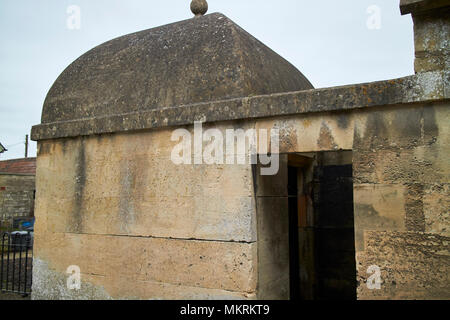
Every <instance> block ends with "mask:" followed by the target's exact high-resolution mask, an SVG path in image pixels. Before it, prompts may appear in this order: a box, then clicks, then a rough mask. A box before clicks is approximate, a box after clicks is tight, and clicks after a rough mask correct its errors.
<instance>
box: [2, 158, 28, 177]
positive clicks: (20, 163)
mask: <svg viewBox="0 0 450 320" xmlns="http://www.w3.org/2000/svg"><path fill="white" fill-rule="evenodd" d="M2 173H7V174H36V158H22V159H11V160H4V161H0V174H2Z"/></svg>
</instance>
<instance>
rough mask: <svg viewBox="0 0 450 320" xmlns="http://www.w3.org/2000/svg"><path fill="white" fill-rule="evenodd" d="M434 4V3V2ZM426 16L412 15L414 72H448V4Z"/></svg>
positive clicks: (449, 61) (449, 8) (449, 13)
mask: <svg viewBox="0 0 450 320" xmlns="http://www.w3.org/2000/svg"><path fill="white" fill-rule="evenodd" d="M435 2H436V1H435ZM446 4H447V7H446V8H440V9H438V11H432V12H427V13H426V14H418V15H414V14H413V20H414V44H415V57H416V59H415V62H414V67H415V68H414V69H415V71H416V72H427V71H437V70H448V69H449V67H450V58H449V53H450V45H449V41H448V39H449V38H450V18H449V15H450V2H449V1H448V0H447V1H446Z"/></svg>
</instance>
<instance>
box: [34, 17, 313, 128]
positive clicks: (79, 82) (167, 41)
mask: <svg viewBox="0 0 450 320" xmlns="http://www.w3.org/2000/svg"><path fill="white" fill-rule="evenodd" d="M311 88H313V87H312V85H311V83H310V82H309V81H308V80H307V79H306V78H305V77H304V76H303V75H302V74H301V73H300V72H299V71H298V70H297V69H296V68H295V67H294V66H292V65H291V64H290V63H289V62H287V61H286V60H284V59H283V58H282V57H280V56H279V55H278V54H276V53H275V52H274V51H272V50H271V49H269V48H268V47H267V46H265V45H264V44H263V43H261V42H260V41H258V40H256V39H255V38H254V37H252V36H251V35H250V34H248V33H247V32H246V31H244V30H243V29H242V28H240V27H239V26H238V25H236V24H235V23H234V22H232V21H231V20H230V19H228V18H227V17H225V16H224V15H222V14H219V13H214V14H210V15H206V16H200V17H196V18H192V19H189V20H185V21H181V22H177V23H173V24H169V25H165V26H161V27H157V28H153V29H149V30H145V31H141V32H137V33H133V34H129V35H126V36H122V37H119V38H117V39H114V40H111V41H108V42H106V43H104V44H102V45H100V46H98V47H96V48H94V49H92V50H90V51H89V52H87V53H86V54H84V55H83V56H81V57H80V58H78V59H77V60H76V61H75V62H73V63H72V64H71V65H70V66H69V67H67V69H66V70H64V72H63V73H62V74H61V75H60V76H59V77H58V79H57V80H56V81H55V83H54V84H53V86H52V88H51V89H50V91H49V93H48V95H47V97H46V100H45V102H44V108H43V113H42V123H43V124H45V123H52V122H60V121H69V120H77V119H85V118H92V117H104V116H109V115H115V114H124V113H130V112H138V111H143V110H155V109H162V108H167V107H174V106H180V105H186V104H194V103H201V102H210V101H217V100H224V99H230V98H239V97H248V96H253V95H263V94H272V93H280V92H289V91H298V90H306V89H311Z"/></svg>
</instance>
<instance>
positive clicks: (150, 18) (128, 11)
mask: <svg viewBox="0 0 450 320" xmlns="http://www.w3.org/2000/svg"><path fill="white" fill-rule="evenodd" d="M208 3H209V11H208V13H212V12H222V13H223V14H225V15H226V16H228V17H229V18H230V19H232V20H233V21H234V22H236V23H237V24H238V25H240V26H241V27H243V28H244V29H245V30H246V31H248V32H249V33H250V34H252V35H253V36H255V37H256V38H258V39H259V40H261V41H262V42H263V43H265V44H266V45H268V46H269V47H270V48H272V49H273V50H275V51H276V52H278V53H279V54H280V55H281V56H283V57H284V58H286V59H287V60H288V61H290V62H291V63H292V64H294V65H295V66H296V67H297V68H298V69H299V70H300V71H301V72H302V73H303V74H304V75H305V76H306V77H307V78H308V79H309V80H310V81H311V82H312V84H313V85H314V86H315V87H316V88H322V87H330V86H337V85H345V84H351V83H361V82H370V81H376V80H384V79H391V78H398V77H403V76H407V75H410V74H413V73H414V70H413V60H414V58H413V56H414V45H413V25H412V19H411V16H410V15H407V16H401V15H400V10H399V0H339V1H337V0H316V1H311V0H208ZM189 4H190V0H70V1H69V0H0V142H1V143H2V144H3V145H4V146H5V147H6V148H8V146H11V147H10V148H8V149H9V151H7V152H5V153H3V154H1V155H0V160H5V159H13V158H21V157H23V156H24V145H23V144H20V142H22V141H24V139H25V134H27V133H28V134H29V133H30V130H31V126H32V125H35V124H39V123H40V118H41V110H42V105H43V102H44V99H45V96H46V94H47V92H48V90H49V89H50V87H51V85H52V84H53V82H54V81H55V80H56V78H57V77H58V75H59V74H60V73H61V72H62V71H63V70H64V69H65V68H66V67H67V66H68V65H69V64H70V63H71V62H72V61H74V60H75V59H76V58H78V57H79V56H80V55H82V54H83V53H85V52H86V51H88V50H89V49H91V48H93V47H95V46H97V45H99V44H101V43H103V42H105V41H108V40H111V39H112V38H115V37H118V36H121V35H125V34H127V33H131V32H135V31H140V30H144V29H148V28H152V27H157V26H160V25H164V24H167V23H171V22H176V21H179V20H184V19H188V18H191V17H192V14H191V12H190V9H189ZM70 5H77V6H79V7H80V9H81V28H80V29H79V30H70V29H68V28H67V19H68V16H69V15H68V14H67V12H66V11H67V8H68V6H70ZM371 5H376V6H377V7H379V8H380V9H381V16H380V18H381V20H380V22H381V24H380V29H369V28H368V27H367V20H368V19H369V17H370V16H371V14H369V13H367V9H368V8H369V7H370V6H371ZM17 143H19V144H17ZM14 145H15V146H14ZM35 155H36V143H35V142H31V144H30V151H29V156H35Z"/></svg>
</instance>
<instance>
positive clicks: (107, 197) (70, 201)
mask: <svg viewBox="0 0 450 320" xmlns="http://www.w3.org/2000/svg"><path fill="white" fill-rule="evenodd" d="M170 134H171V132H169V131H166V132H161V131H160V132H155V133H153V132H147V133H140V134H128V135H126V137H125V136H121V135H115V136H105V137H102V138H97V137H90V138H80V139H71V140H67V141H48V142H40V143H39V159H38V175H37V179H38V180H39V181H38V186H39V188H40V189H41V190H46V198H47V200H46V201H47V205H46V211H43V212H39V214H40V215H42V216H43V217H45V218H46V219H48V220H49V222H48V227H49V231H51V232H73V233H94V234H122V235H135V236H154V237H173V238H183V239H190V238H194V239H210V240H226V241H231V240H233V241H254V239H255V238H256V231H255V229H256V226H255V218H254V215H255V203H254V199H253V178H252V171H251V166H250V165H249V164H248V165H194V164H192V165H184V164H182V165H175V164H174V163H173V162H172V161H171V159H170V154H171V148H173V146H175V144H176V143H177V142H171V141H170ZM67 168H75V170H67Z"/></svg>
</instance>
